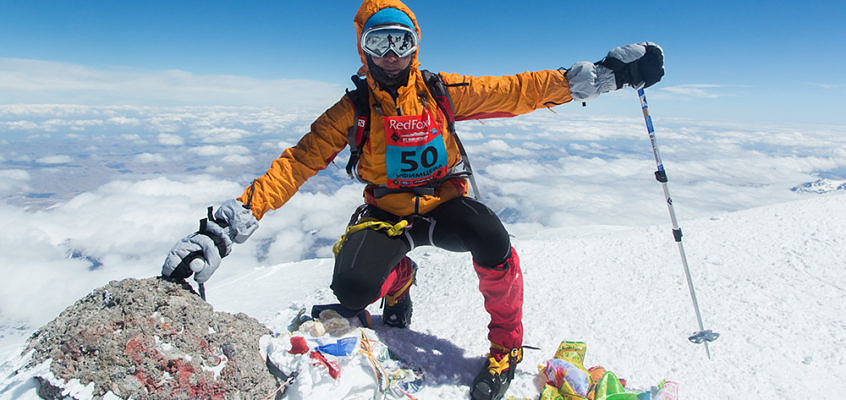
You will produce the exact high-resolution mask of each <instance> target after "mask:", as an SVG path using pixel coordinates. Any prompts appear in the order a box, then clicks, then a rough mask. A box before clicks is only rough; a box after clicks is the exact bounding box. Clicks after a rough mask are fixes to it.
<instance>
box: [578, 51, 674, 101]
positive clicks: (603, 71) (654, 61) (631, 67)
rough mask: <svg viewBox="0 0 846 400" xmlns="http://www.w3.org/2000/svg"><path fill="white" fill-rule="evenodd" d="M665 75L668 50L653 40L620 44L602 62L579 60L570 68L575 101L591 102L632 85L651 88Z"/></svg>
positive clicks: (637, 87) (636, 87)
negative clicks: (665, 60)
mask: <svg viewBox="0 0 846 400" xmlns="http://www.w3.org/2000/svg"><path fill="white" fill-rule="evenodd" d="M662 76H664V51H663V50H662V49H661V46H658V45H657V44H655V43H652V42H641V43H633V44H629V45H625V46H620V47H616V48H614V49H613V50H611V51H609V52H608V55H607V56H605V58H604V59H602V61H599V62H596V63H591V62H588V61H582V62H577V63H575V64H573V66H572V67H571V68H570V69H569V70H567V81H568V82H569V83H570V94H571V96H572V97H573V100H576V101H588V100H592V99H594V98H596V97H597V96H599V95H600V94H602V93H607V92H610V91H612V90H616V89H620V88H622V87H624V86H631V87H633V88H635V89H639V88H641V87H643V88H647V87H650V86H652V85H654V84H655V83H657V82H658V81H660V80H661V77H662Z"/></svg>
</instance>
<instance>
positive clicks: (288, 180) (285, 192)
mask: <svg viewBox="0 0 846 400" xmlns="http://www.w3.org/2000/svg"><path fill="white" fill-rule="evenodd" d="M354 118H355V112H354V110H353V106H352V103H351V102H350V101H349V100H348V99H347V98H346V96H345V97H344V98H342V99H341V100H340V101H338V102H337V103H335V105H333V106H332V107H331V108H329V109H328V110H326V112H324V113H323V114H321V115H320V116H319V117H318V118H317V120H315V121H314V123H312V124H311V131H310V132H309V133H307V134H306V135H305V136H303V137H302V138H301V139H300V141H299V142H298V143H297V144H296V145H295V146H294V147H291V148H289V149H287V150H285V151H284V152H282V155H281V156H279V158H277V159H276V160H273V163H272V164H271V166H270V169H268V170H267V172H265V173H264V175H262V176H260V177H258V178H257V179H256V180H255V181H253V184H252V185H250V187H247V188H246V189H245V190H244V194H242V195H241V197H239V198H238V200H240V201H241V202H242V203H244V204H248V203H249V204H250V208H251V209H252V211H253V215H255V217H256V219H261V217H262V216H264V213H266V212H267V211H268V210H272V209H273V210H275V209H277V208H279V207H282V205H283V204H285V203H286V202H287V201H288V200H289V199H291V197H292V196H293V195H294V193H296V192H297V190H298V189H299V188H300V186H301V185H302V184H303V183H305V181H306V180H307V179H308V178H311V177H312V176H314V175H315V174H317V172H318V171H320V170H322V169H324V168H326V166H327V165H329V163H330V162H332V160H333V159H334V158H335V155H337V154H338V152H340V151H341V150H343V149H344V147H346V145H347V130H348V129H349V127H350V126H352V125H353V119H354Z"/></svg>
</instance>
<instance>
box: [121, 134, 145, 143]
mask: <svg viewBox="0 0 846 400" xmlns="http://www.w3.org/2000/svg"><path fill="white" fill-rule="evenodd" d="M120 138H121V139H123V140H127V141H130V142H135V143H144V139H141V135H139V134H137V133H125V134H123V135H120Z"/></svg>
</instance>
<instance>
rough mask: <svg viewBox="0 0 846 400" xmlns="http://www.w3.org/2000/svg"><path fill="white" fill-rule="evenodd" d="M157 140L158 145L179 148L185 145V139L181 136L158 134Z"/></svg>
mask: <svg viewBox="0 0 846 400" xmlns="http://www.w3.org/2000/svg"><path fill="white" fill-rule="evenodd" d="M158 139H159V143H160V144H164V145H167V146H181V145H183V144H184V143H185V139H183V138H182V137H181V136H177V135H171V134H168V133H160V134H159V136H158Z"/></svg>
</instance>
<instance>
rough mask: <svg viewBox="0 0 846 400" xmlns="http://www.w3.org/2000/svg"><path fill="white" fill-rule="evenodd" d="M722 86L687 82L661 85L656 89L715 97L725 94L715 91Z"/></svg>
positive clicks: (689, 95) (679, 93)
mask: <svg viewBox="0 0 846 400" xmlns="http://www.w3.org/2000/svg"><path fill="white" fill-rule="evenodd" d="M722 88H724V86H721V85H714V84H687V85H677V86H663V87H660V88H658V90H660V91H663V92H669V93H672V94H675V95H679V96H682V97H688V98H694V97H695V98H707V99H715V98H718V97H722V96H724V95H725V94H722V93H716V91H717V90H718V89H722Z"/></svg>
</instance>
